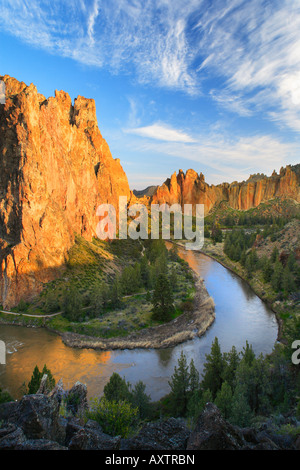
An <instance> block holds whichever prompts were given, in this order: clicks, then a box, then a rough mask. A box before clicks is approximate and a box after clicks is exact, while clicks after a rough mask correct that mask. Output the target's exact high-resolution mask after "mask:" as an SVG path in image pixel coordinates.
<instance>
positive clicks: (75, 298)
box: [61, 286, 83, 322]
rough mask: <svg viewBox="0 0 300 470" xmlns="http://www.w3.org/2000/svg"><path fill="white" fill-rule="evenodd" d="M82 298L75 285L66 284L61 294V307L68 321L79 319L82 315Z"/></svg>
mask: <svg viewBox="0 0 300 470" xmlns="http://www.w3.org/2000/svg"><path fill="white" fill-rule="evenodd" d="M82 308H83V298H82V295H81V294H80V292H79V291H78V289H76V287H75V286H68V287H67V288H66V289H65V292H64V294H63V298H62V303H61V309H62V310H63V316H64V317H65V318H67V319H68V320H69V321H72V322H76V321H80V319H81V318H82V316H83V313H82Z"/></svg>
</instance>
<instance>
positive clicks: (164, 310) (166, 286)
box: [152, 274, 174, 322]
mask: <svg viewBox="0 0 300 470" xmlns="http://www.w3.org/2000/svg"><path fill="white" fill-rule="evenodd" d="M152 304H153V309H152V318H153V320H156V321H164V322H166V321H169V320H171V318H172V313H173V312H174V299H173V293H172V291H171V286H170V282H169V279H168V277H167V275H166V274H160V275H159V276H158V278H157V280H156V284H155V289H154V292H153V296H152Z"/></svg>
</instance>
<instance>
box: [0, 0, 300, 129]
mask: <svg viewBox="0 0 300 470" xmlns="http://www.w3.org/2000/svg"><path fill="white" fill-rule="evenodd" d="M0 28H2V29H4V30H6V31H8V32H9V33H10V34H13V35H16V36H18V37H19V38H21V39H22V40H24V41H26V42H27V43H29V44H31V45H33V46H36V47H40V48H44V49H46V50H48V51H50V52H51V53H55V54H60V55H62V56H66V57H71V58H73V59H75V60H76V61H78V62H81V63H84V64H87V65H93V66H97V67H104V66H105V67H107V68H109V69H110V70H111V71H112V72H113V73H119V72H126V73H131V72H133V73H134V74H135V77H136V78H137V80H139V81H140V82H142V83H151V84H154V85H158V86H160V87H167V88H171V89H177V90H184V91H185V92H186V93H188V94H191V95H193V94H197V93H200V92H201V90H202V92H203V89H208V94H209V96H210V97H211V98H212V99H213V100H215V101H216V102H217V103H218V105H219V106H222V107H224V108H226V109H227V110H231V111H232V112H234V113H237V114H239V115H241V116H251V115H254V114H255V113H258V112H259V113H263V115H264V116H265V117H267V118H269V119H271V120H274V121H275V122H277V123H279V124H283V125H285V126H288V127H290V128H292V129H293V130H298V129H299V127H300V111H299V101H300V79H299V77H300V36H299V31H300V3H299V0H272V2H270V1H268V0H251V1H249V0H214V1H213V2H211V1H210V0H144V1H143V2H140V1H137V0H101V2H100V0H93V1H87V0H74V1H72V2H69V1H67V0H61V1H50V0H49V1H44V2H40V1H38V0H31V1H30V2H29V1H27V0H23V1H21V0H0ZM211 78H213V79H216V80H215V82H214V85H210V82H209V80H208V79H211Z"/></svg>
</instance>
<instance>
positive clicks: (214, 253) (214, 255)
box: [199, 243, 285, 344]
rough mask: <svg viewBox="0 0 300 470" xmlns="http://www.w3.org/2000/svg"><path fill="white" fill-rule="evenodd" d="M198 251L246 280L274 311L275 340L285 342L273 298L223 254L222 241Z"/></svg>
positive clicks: (256, 281) (259, 283)
mask: <svg viewBox="0 0 300 470" xmlns="http://www.w3.org/2000/svg"><path fill="white" fill-rule="evenodd" d="M199 252H200V253H202V254H204V255H205V256H208V257H209V258H211V259H213V260H215V261H217V262H218V263H220V264H221V265H222V266H224V268H226V269H228V270H229V271H231V272H232V273H233V274H235V275H236V276H238V277H239V278H240V279H242V280H243V281H244V282H246V284H248V286H249V287H250V288H251V289H252V290H253V292H254V293H255V294H256V295H257V297H259V298H260V299H261V300H262V301H263V302H264V303H265V304H266V305H267V306H268V308H269V309H270V310H272V312H273V313H274V315H275V318H276V321H277V325H278V335H277V341H278V342H281V343H283V344H285V339H284V334H283V329H284V321H283V319H282V318H281V316H280V313H281V312H280V311H279V310H278V309H277V308H276V303H275V302H274V299H271V298H270V297H268V295H267V293H266V286H265V285H264V284H263V283H262V282H261V281H260V280H259V279H258V278H257V277H256V276H254V277H253V278H252V279H249V278H248V277H247V275H246V271H245V269H243V268H242V266H241V265H240V264H239V263H237V262H234V261H232V260H230V259H229V258H228V256H226V255H225V253H224V252H223V243H218V244H217V245H207V244H206V245H204V247H203V248H202V249H201V250H199ZM274 304H275V305H274Z"/></svg>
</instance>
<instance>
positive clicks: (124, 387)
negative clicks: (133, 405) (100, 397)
mask: <svg viewBox="0 0 300 470" xmlns="http://www.w3.org/2000/svg"><path fill="white" fill-rule="evenodd" d="M103 393H104V397H105V398H106V399H107V400H108V401H115V402H119V401H130V400H131V393H130V385H129V384H128V383H127V382H126V380H125V379H122V378H121V377H120V375H119V374H117V373H116V372H114V373H113V374H112V376H111V377H110V379H109V382H108V383H107V384H106V385H105V386H104V389H103Z"/></svg>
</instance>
